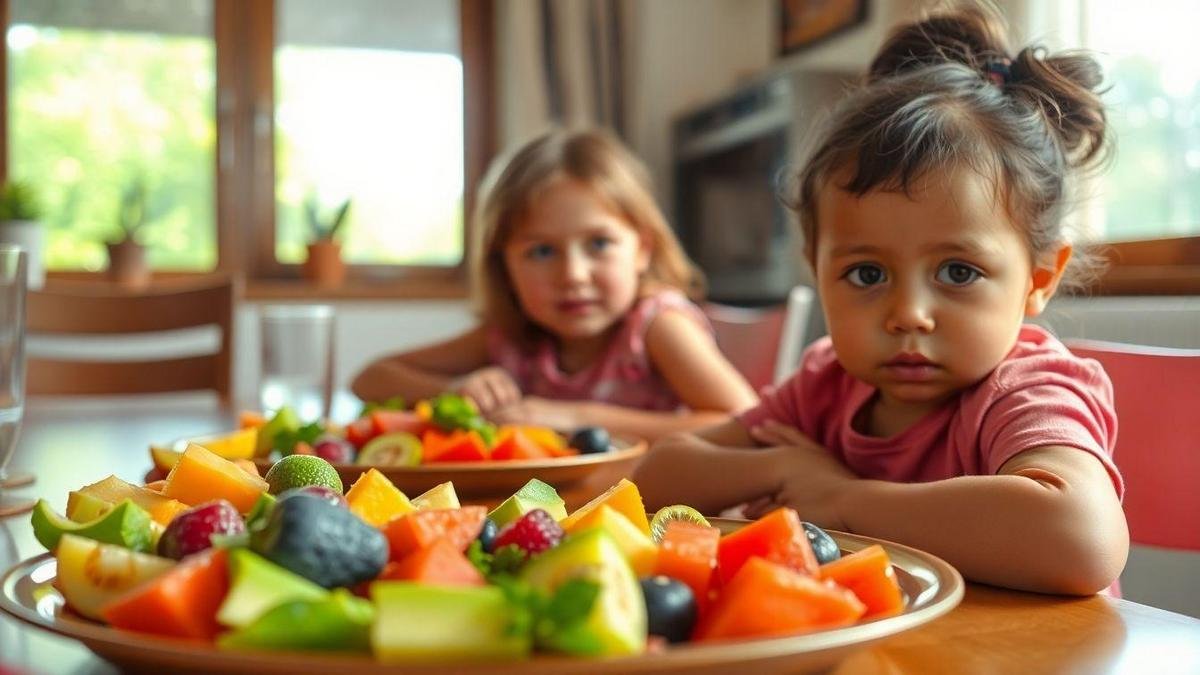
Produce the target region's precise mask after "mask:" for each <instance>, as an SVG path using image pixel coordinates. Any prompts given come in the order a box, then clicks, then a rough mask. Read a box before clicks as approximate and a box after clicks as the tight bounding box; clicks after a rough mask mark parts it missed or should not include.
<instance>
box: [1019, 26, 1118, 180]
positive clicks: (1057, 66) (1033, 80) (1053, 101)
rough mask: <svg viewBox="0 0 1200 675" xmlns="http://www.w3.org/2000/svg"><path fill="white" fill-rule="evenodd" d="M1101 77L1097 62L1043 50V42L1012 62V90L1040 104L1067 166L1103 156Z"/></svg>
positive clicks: (1079, 55) (1083, 56) (1080, 55)
mask: <svg viewBox="0 0 1200 675" xmlns="http://www.w3.org/2000/svg"><path fill="white" fill-rule="evenodd" d="M1103 80H1104V76H1103V72H1102V71H1101V69H1100V64H1099V63H1097V62H1096V60H1095V59H1094V58H1092V57H1091V56H1088V55H1087V54H1084V53H1082V52H1061V53H1058V54H1053V55H1048V54H1047V52H1046V50H1045V48H1042V47H1026V48H1025V49H1022V50H1021V52H1020V53H1019V54H1017V58H1016V59H1014V60H1013V65H1012V84H1013V85H1014V86H1013V88H1012V93H1013V95H1014V96H1017V97H1019V98H1021V99H1024V100H1025V101H1026V102H1028V104H1029V105H1032V106H1035V107H1036V108H1038V109H1040V110H1041V112H1042V116H1043V117H1044V118H1045V119H1046V123H1047V124H1049V125H1050V128H1051V129H1052V130H1053V131H1054V132H1055V135H1056V136H1057V137H1058V139H1059V141H1060V142H1061V144H1062V148H1063V152H1064V154H1065V155H1066V157H1067V159H1068V161H1069V162H1070V163H1071V165H1072V166H1085V165H1087V164H1089V163H1092V162H1093V161H1094V160H1097V159H1102V158H1103V157H1104V151H1105V149H1106V148H1107V145H1106V142H1105V141H1106V134H1107V121H1106V117H1105V114H1104V103H1103V102H1102V101H1101V100H1100V94H1099V87H1100V85H1101V83H1102V82H1103Z"/></svg>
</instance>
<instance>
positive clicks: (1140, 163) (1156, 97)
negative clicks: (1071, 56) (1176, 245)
mask: <svg viewBox="0 0 1200 675" xmlns="http://www.w3.org/2000/svg"><path fill="white" fill-rule="evenodd" d="M1084 3H1085V4H1084V9H1085V11H1084V16H1085V17H1086V18H1085V23H1084V32H1085V36H1086V38H1085V39H1086V42H1087V46H1088V47H1089V48H1091V49H1093V50H1096V51H1097V52H1098V53H1099V54H1098V56H1099V57H1100V59H1101V62H1102V65H1103V66H1104V70H1105V77H1106V82H1107V84H1108V85H1109V86H1110V89H1109V91H1108V92H1107V93H1106V94H1105V101H1106V103H1107V104H1108V112H1109V122H1110V124H1111V125H1112V131H1113V135H1114V136H1115V137H1116V139H1117V146H1116V147H1117V154H1116V156H1115V160H1114V163H1113V165H1112V167H1111V168H1110V169H1109V170H1108V171H1107V172H1106V173H1105V174H1104V175H1103V176H1102V177H1101V178H1100V182H1101V186H1100V194H1101V195H1102V203H1103V209H1102V210H1101V211H1102V213H1098V214H1097V217H1096V218H1094V219H1093V220H1094V221H1096V222H1094V223H1093V225H1094V226H1095V229H1096V230H1097V232H1098V234H1099V235H1100V237H1101V238H1102V239H1105V240H1107V241H1125V240H1134V239H1149V238H1155V237H1180V236H1184V235H1200V124H1198V123H1200V59H1197V58H1196V55H1195V48H1194V44H1195V43H1194V39H1193V33H1194V27H1195V26H1197V25H1200V3H1192V2H1171V1H1164V0H1146V1H1145V2H1138V3H1130V2H1126V1H1124V0H1084Z"/></svg>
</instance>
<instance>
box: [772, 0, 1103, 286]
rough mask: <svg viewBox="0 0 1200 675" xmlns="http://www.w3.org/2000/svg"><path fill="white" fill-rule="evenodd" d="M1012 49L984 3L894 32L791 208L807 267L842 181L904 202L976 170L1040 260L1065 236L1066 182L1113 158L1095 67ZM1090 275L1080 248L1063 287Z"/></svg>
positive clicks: (804, 172) (838, 118)
mask: <svg viewBox="0 0 1200 675" xmlns="http://www.w3.org/2000/svg"><path fill="white" fill-rule="evenodd" d="M1010 53H1011V52H1010V51H1009V48H1008V44H1007V38H1006V31H1005V27H1004V24H1003V21H1002V20H1001V18H1000V16H999V14H998V13H997V12H995V11H994V10H992V9H990V8H985V7H980V6H969V7H965V8H959V9H956V10H951V11H943V12H940V13H936V14H932V15H930V16H929V17H928V18H926V19H924V20H921V21H917V22H914V23H911V24H907V25H902V26H900V27H898V28H897V29H896V30H894V31H893V33H892V34H891V36H890V37H889V38H888V39H887V41H885V42H884V44H883V46H882V47H881V48H880V49H879V52H878V53H877V54H876V55H875V59H874V61H872V63H871V66H870V69H869V71H868V73H867V75H866V78H865V81H864V82H863V84H862V85H861V86H860V87H858V88H857V89H856V90H854V91H853V92H851V93H850V95H849V96H848V97H847V98H846V99H845V100H843V101H842V102H841V103H840V104H839V105H838V106H837V107H836V108H835V109H834V111H833V113H832V115H831V118H830V120H831V124H830V126H829V127H828V128H827V129H826V130H825V132H824V134H823V135H822V136H821V137H820V139H819V141H818V143H817V145H816V150H815V151H814V152H813V153H812V154H811V156H810V157H809V159H808V161H807V162H806V164H805V166H804V167H803V168H802V169H801V171H800V174H799V176H798V182H799V189H798V191H797V193H795V196H794V197H793V198H791V199H789V200H788V201H789V202H790V203H789V206H791V207H792V208H793V209H795V210H796V212H797V214H798V215H799V219H800V225H801V228H802V230H803V233H804V238H805V244H804V245H805V249H804V250H805V255H806V257H807V258H808V260H809V263H810V264H814V265H815V251H816V237H817V229H816V228H817V197H818V194H819V192H820V190H821V189H822V188H823V187H824V186H825V184H826V183H827V182H828V181H830V180H833V179H834V178H835V177H841V176H845V177H846V178H845V180H844V182H842V183H841V184H839V185H838V187H840V188H841V189H843V190H846V191H848V192H850V193H852V194H855V195H857V196H860V197H861V196H862V195H865V194H866V193H868V192H870V191H872V190H887V191H899V192H904V193H905V194H908V193H909V190H910V189H911V188H912V187H913V186H914V184H915V183H916V182H917V181H919V180H921V179H922V178H924V177H926V176H927V175H928V174H929V173H930V172H931V171H936V170H939V169H953V168H965V169H970V170H973V171H975V172H977V173H978V174H979V175H981V176H984V177H987V178H989V179H990V180H991V181H992V183H993V186H994V188H995V191H994V194H996V195H997V198H998V199H1001V201H1002V203H1003V204H1004V206H1005V207H1006V208H1007V210H1008V213H1009V215H1010V217H1012V218H1013V220H1014V221H1015V222H1017V223H1020V224H1021V225H1022V226H1023V227H1024V230H1025V231H1024V234H1025V237H1026V241H1027V243H1028V246H1029V250H1030V252H1031V254H1032V256H1033V259H1034V260H1035V262H1036V261H1038V260H1039V259H1040V258H1041V257H1042V256H1043V255H1044V254H1046V253H1047V252H1048V251H1051V250H1053V249H1054V247H1055V246H1056V245H1057V243H1058V242H1061V241H1063V240H1064V239H1065V236H1064V232H1063V216H1064V214H1065V210H1066V205H1067V199H1066V175H1067V174H1068V172H1069V171H1070V170H1073V169H1082V168H1086V167H1093V166H1098V165H1100V164H1101V163H1102V162H1103V160H1104V159H1106V157H1107V149H1108V147H1109V146H1108V143H1107V138H1106V122H1105V115H1104V107H1103V104H1102V103H1101V101H1100V97H1099V94H1098V92H1097V88H1098V87H1099V85H1100V83H1101V71H1100V66H1099V64H1098V63H1097V62H1096V61H1095V60H1094V59H1093V58H1092V57H1090V56H1088V55H1087V54H1084V53H1079V52H1075V53H1059V54H1048V53H1047V52H1046V50H1045V49H1044V48H1042V47H1036V46H1030V47H1025V48H1024V49H1022V50H1020V51H1019V52H1017V53H1016V55H1015V56H1009V55H1010ZM1095 268H1096V263H1095V259H1094V257H1093V256H1091V255H1088V254H1087V253H1086V252H1084V251H1082V250H1080V249H1079V247H1076V251H1075V255H1074V256H1073V257H1072V265H1071V269H1070V270H1068V275H1065V276H1064V283H1065V284H1067V285H1070V284H1072V283H1074V284H1077V285H1080V284H1082V283H1083V282H1085V281H1086V277H1087V275H1088V274H1090V273H1092V272H1094V270H1095Z"/></svg>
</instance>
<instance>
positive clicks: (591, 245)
mask: <svg viewBox="0 0 1200 675" xmlns="http://www.w3.org/2000/svg"><path fill="white" fill-rule="evenodd" d="M612 243H613V240H612V237H604V236H597V237H592V238H591V239H589V240H588V249H590V250H591V251H594V252H597V253H598V252H600V251H603V250H604V249H606V248H608V247H609V246H611V245H612Z"/></svg>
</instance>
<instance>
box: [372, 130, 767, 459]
mask: <svg viewBox="0 0 1200 675" xmlns="http://www.w3.org/2000/svg"><path fill="white" fill-rule="evenodd" d="M474 233H475V235H476V238H475V241H474V242H473V246H472V250H471V253H472V258H471V278H472V283H473V289H472V291H473V300H474V303H475V309H476V313H477V315H478V316H479V320H480V323H479V325H478V326H476V327H475V328H473V329H471V330H469V331H467V332H466V333H464V334H462V335H459V336H457V337H454V338H452V339H450V340H447V341H444V342H440V343H438V344H434V345H430V346H427V347H423V348H420V349H416V350H413V351H409V352H406V353H403V354H396V355H393V356H388V357H386V358H383V359H381V360H378V361H376V362H374V363H372V364H370V365H369V366H368V367H367V368H366V369H365V370H364V371H363V372H361V373H360V374H359V375H358V376H357V377H356V378H355V380H354V384H353V390H354V393H355V394H357V395H358V396H359V397H361V398H364V399H367V400H383V399H386V398H388V397H391V396H397V395H399V396H403V397H404V398H406V399H408V400H415V399H419V398H427V397H431V396H434V395H436V394H438V393H441V392H445V391H455V392H459V393H462V394H464V395H466V396H469V397H470V398H472V399H473V400H474V401H475V403H476V404H477V405H478V406H479V408H480V409H481V411H482V412H483V413H484V414H485V415H486V416H488V417H489V418H491V419H492V420H493V421H496V422H503V423H513V424H536V425H545V426H549V427H553V428H557V429H561V430H567V431H569V430H572V429H576V428H579V427H583V426H600V427H605V428H606V429H608V431H610V432H611V433H614V434H623V435H627V436H632V437H637V438H650V439H653V438H657V437H659V436H661V435H662V434H664V433H668V432H671V431H679V430H684V429H692V428H696V427H699V426H704V425H707V424H712V423H714V422H718V421H720V420H722V419H724V418H725V417H726V416H728V415H729V414H730V413H733V412H737V411H739V410H742V409H745V408H746V407H748V406H750V405H752V404H754V403H755V402H756V401H757V397H756V396H755V395H754V392H753V390H752V389H751V388H750V386H749V385H748V384H747V383H746V381H745V380H744V379H743V378H742V376H741V375H740V374H738V372H737V371H736V370H735V369H734V368H733V366H732V365H730V364H729V362H728V361H727V360H726V359H725V358H724V356H722V355H721V353H720V351H719V350H718V349H717V346H716V343H715V342H714V340H713V336H712V332H711V329H710V328H709V325H708V322H707V320H706V319H705V317H704V315H703V313H702V312H701V311H700V309H699V308H698V307H697V306H696V305H695V304H693V302H692V300H691V298H696V297H698V296H699V294H700V293H701V292H702V290H703V283H702V278H701V276H700V274H699V272H698V271H697V270H696V269H695V268H694V267H693V266H692V264H691V263H690V262H689V261H688V259H687V257H686V256H685V255H684V253H683V250H682V248H681V247H680V245H679V242H678V241H677V240H676V238H675V236H674V234H673V233H672V231H671V229H670V227H669V226H668V225H667V221H666V219H665V218H664V217H663V215H662V213H661V212H660V211H659V209H658V207H657V205H656V204H655V202H654V198H653V195H652V192H651V189H650V182H649V179H648V175H647V172H646V171H645V169H644V167H643V166H642V164H641V162H639V161H638V160H637V159H635V158H634V157H633V155H632V154H630V153H629V152H628V151H627V150H626V149H625V148H624V147H623V146H622V145H621V143H620V142H618V141H617V140H616V139H614V138H612V137H611V136H609V135H608V134H606V133H602V132H599V131H555V132H552V133H548V134H545V135H543V136H540V137H538V138H536V139H534V140H533V141H531V142H529V143H527V144H526V145H524V146H523V147H521V148H520V149H519V150H518V151H517V152H516V153H515V154H514V155H513V156H512V157H511V158H506V159H502V160H500V161H499V162H497V164H496V165H495V166H494V167H493V170H492V172H491V173H490V175H489V177H488V179H486V180H485V182H484V185H483V188H482V190H481V198H480V200H479V208H478V211H477V213H476V218H475V227H474Z"/></svg>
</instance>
